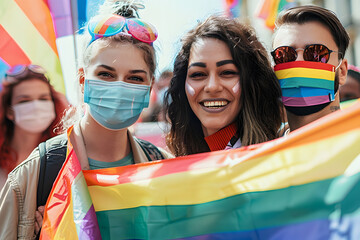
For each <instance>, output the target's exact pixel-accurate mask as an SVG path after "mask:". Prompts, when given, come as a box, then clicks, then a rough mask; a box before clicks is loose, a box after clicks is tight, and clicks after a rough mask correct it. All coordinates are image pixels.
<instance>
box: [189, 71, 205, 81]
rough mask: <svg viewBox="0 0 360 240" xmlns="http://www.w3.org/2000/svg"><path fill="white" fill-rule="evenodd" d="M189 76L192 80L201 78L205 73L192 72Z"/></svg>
mask: <svg viewBox="0 0 360 240" xmlns="http://www.w3.org/2000/svg"><path fill="white" fill-rule="evenodd" d="M189 77H190V78H192V79H194V80H201V79H203V78H205V77H206V74H205V73H204V72H194V73H191V74H189Z"/></svg>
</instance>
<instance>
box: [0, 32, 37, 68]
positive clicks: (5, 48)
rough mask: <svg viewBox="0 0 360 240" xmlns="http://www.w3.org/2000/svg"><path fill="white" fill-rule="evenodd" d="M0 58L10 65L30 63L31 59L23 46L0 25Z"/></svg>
mask: <svg viewBox="0 0 360 240" xmlns="http://www.w3.org/2000/svg"><path fill="white" fill-rule="evenodd" d="M0 58H2V59H3V60H4V61H5V62H6V63H7V64H8V65H10V66H14V65H16V64H30V63H31V61H30V59H29V58H28V56H27V55H26V54H25V53H24V51H23V50H22V49H21V47H20V46H19V45H18V44H17V43H16V42H15V40H14V39H13V38H12V37H11V36H10V35H9V33H8V32H7V31H6V30H5V29H4V28H3V26H1V25H0Z"/></svg>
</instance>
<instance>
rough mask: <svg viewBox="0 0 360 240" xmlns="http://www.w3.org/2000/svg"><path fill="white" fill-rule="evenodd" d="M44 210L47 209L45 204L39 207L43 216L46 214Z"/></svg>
mask: <svg viewBox="0 0 360 240" xmlns="http://www.w3.org/2000/svg"><path fill="white" fill-rule="evenodd" d="M44 210H45V207H44V206H40V207H38V211H39V212H40V213H41V216H44Z"/></svg>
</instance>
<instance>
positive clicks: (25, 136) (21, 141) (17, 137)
mask: <svg viewBox="0 0 360 240" xmlns="http://www.w3.org/2000/svg"><path fill="white" fill-rule="evenodd" d="M41 135H42V133H30V132H27V131H24V130H23V129H21V128H19V127H16V126H15V129H14V136H13V138H12V140H11V148H12V149H14V150H15V152H16V154H17V159H16V164H19V163H21V162H22V161H24V160H25V159H26V158H27V157H28V156H29V155H30V153H31V152H32V151H33V150H34V148H36V147H37V146H38V145H39V143H40V140H41Z"/></svg>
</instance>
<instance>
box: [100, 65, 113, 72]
mask: <svg viewBox="0 0 360 240" xmlns="http://www.w3.org/2000/svg"><path fill="white" fill-rule="evenodd" d="M98 67H103V68H106V69H107V70H110V71H115V68H113V67H110V66H108V65H104V64H100V65H99V66H98Z"/></svg>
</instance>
